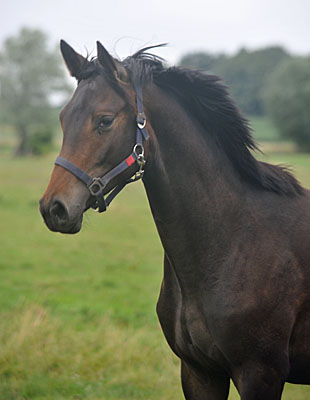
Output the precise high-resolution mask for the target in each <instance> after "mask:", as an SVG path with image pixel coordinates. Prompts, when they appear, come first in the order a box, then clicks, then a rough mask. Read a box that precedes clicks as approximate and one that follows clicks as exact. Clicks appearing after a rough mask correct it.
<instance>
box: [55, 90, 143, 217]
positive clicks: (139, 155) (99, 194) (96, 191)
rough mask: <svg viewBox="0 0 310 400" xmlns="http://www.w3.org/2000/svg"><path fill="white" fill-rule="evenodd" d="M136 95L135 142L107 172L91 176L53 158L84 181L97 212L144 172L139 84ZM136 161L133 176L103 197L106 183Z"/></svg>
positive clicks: (65, 161) (141, 105)
mask: <svg viewBox="0 0 310 400" xmlns="http://www.w3.org/2000/svg"><path fill="white" fill-rule="evenodd" d="M135 89H136V96H137V108H138V114H137V118H136V122H137V130H136V143H135V145H134V147H133V150H132V153H131V154H130V155H129V156H128V157H127V158H126V159H125V160H123V161H122V162H120V163H119V164H118V165H116V166H115V167H114V168H112V169H111V170H110V171H109V172H107V173H106V174H105V175H103V176H102V177H99V178H98V177H95V178H92V177H90V176H89V175H88V174H86V172H84V171H83V170H82V169H80V168H79V167H77V166H76V165H74V164H73V163H72V162H71V161H69V160H67V159H65V158H63V157H57V158H56V160H55V163H54V164H55V165H59V166H61V167H63V168H64V169H66V170H67V171H69V172H71V173H72V174H73V175H74V176H75V177H76V178H78V179H79V180H80V181H82V182H83V183H85V185H86V186H87V188H88V190H89V192H90V194H91V195H92V196H94V197H96V204H95V205H93V206H92V208H94V209H95V210H96V211H98V212H99V213H101V212H103V211H106V209H107V207H108V206H109V204H110V203H111V201H112V200H113V199H114V198H115V197H116V196H117V195H118V193H119V192H120V191H121V190H122V189H123V188H124V187H125V186H126V185H127V184H128V183H131V182H135V181H137V180H139V179H141V178H143V174H144V169H143V168H144V165H145V163H146V161H145V158H144V147H143V140H148V138H149V134H148V132H147V130H146V128H145V125H146V116H145V114H144V111H143V104H142V88H141V86H140V85H137V86H136V88H135ZM135 162H136V163H137V164H138V166H139V169H138V171H137V172H136V173H135V175H134V176H133V177H131V178H130V179H128V180H126V181H125V182H123V183H121V184H119V185H116V186H115V187H114V189H113V190H112V191H111V192H110V194H109V195H108V196H107V197H106V198H104V194H103V191H104V189H105V188H106V186H107V185H108V183H109V182H110V181H111V180H112V179H113V178H115V177H116V176H118V175H120V174H121V173H122V172H123V171H125V170H126V169H128V168H129V167H130V166H131V165H133V164H134V163H135Z"/></svg>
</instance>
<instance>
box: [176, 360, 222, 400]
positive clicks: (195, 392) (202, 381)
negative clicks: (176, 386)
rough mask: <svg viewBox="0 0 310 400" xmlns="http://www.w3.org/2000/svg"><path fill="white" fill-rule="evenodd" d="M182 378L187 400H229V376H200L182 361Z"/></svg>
mask: <svg viewBox="0 0 310 400" xmlns="http://www.w3.org/2000/svg"><path fill="white" fill-rule="evenodd" d="M181 378H182V387H183V392H184V396H185V399H186V400H227V398H228V393H229V377H228V376H227V377H226V376H215V375H210V374H207V375H202V374H198V373H197V372H196V371H194V370H193V369H192V368H191V367H190V366H189V365H188V364H186V363H185V362H184V361H182V364H181Z"/></svg>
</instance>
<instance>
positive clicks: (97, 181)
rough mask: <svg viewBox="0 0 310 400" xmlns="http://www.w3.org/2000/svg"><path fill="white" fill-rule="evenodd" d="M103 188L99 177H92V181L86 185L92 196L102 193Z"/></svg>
mask: <svg viewBox="0 0 310 400" xmlns="http://www.w3.org/2000/svg"><path fill="white" fill-rule="evenodd" d="M96 188H97V190H96ZM103 189H104V185H103V184H102V182H101V180H100V178H93V180H92V182H91V183H90V184H89V185H88V190H89V191H90V194H91V195H92V196H98V194H101V193H102V191H103Z"/></svg>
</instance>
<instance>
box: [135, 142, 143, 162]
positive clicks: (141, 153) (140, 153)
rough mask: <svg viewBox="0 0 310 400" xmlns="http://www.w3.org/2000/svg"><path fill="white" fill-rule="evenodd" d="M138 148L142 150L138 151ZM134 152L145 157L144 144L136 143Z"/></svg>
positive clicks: (138, 156) (137, 155) (139, 156)
mask: <svg viewBox="0 0 310 400" xmlns="http://www.w3.org/2000/svg"><path fill="white" fill-rule="evenodd" d="M137 149H140V150H141V151H140V152H138V151H137ZM133 153H134V154H135V156H136V157H137V159H138V158H141V157H144V147H143V146H142V144H139V143H137V144H135V145H134V148H133Z"/></svg>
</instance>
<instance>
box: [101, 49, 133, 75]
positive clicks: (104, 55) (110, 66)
mask: <svg viewBox="0 0 310 400" xmlns="http://www.w3.org/2000/svg"><path fill="white" fill-rule="evenodd" d="M97 55H98V60H99V62H100V64H101V66H102V67H103V68H104V69H105V70H106V71H107V72H108V73H109V74H110V75H114V77H115V78H116V79H119V80H121V81H123V82H128V74H127V71H126V70H125V68H124V67H123V66H122V64H121V63H120V62H119V61H117V60H115V59H114V58H113V57H112V56H111V55H110V54H109V53H108V52H107V50H106V49H105V48H104V47H103V46H102V44H101V43H100V42H99V41H97Z"/></svg>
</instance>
